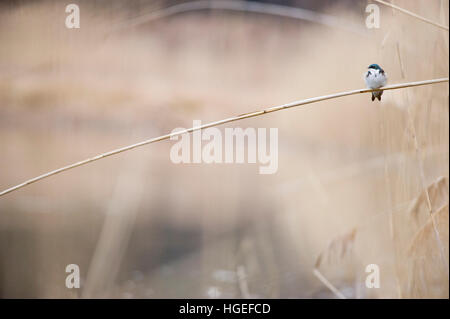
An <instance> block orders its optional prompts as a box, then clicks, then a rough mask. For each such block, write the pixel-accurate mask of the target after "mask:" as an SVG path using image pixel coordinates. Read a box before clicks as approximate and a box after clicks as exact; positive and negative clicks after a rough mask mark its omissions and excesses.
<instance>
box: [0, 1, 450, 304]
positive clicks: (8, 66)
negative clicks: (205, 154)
mask: <svg viewBox="0 0 450 319" xmlns="http://www.w3.org/2000/svg"><path fill="white" fill-rule="evenodd" d="M271 2H273V3H281V4H289V5H295V6H297V7H301V8H306V9H312V10H320V12H325V13H327V14H330V15H333V16H336V17H339V18H340V19H343V20H345V21H348V22H352V23H354V24H356V25H360V26H361V28H364V29H365V26H364V20H365V17H366V14H365V12H364V8H365V5H366V2H365V1H306V0H305V1H294V0H293V1H271ZM79 3H80V9H81V28H80V29H78V30H69V29H66V28H65V27H64V20H65V17H66V14H65V12H64V8H65V7H64V6H65V4H64V3H63V2H60V1H4V2H2V4H1V10H0V25H1V27H0V43H1V47H0V149H1V155H2V156H0V186H1V187H2V189H5V188H7V187H9V186H11V185H14V184H17V183H19V182H21V181H23V180H25V179H27V178H30V177H32V176H36V175H38V174H41V173H43V172H46V171H48V170H51V169H54V168H57V167H60V166H62V165H65V164H67V163H72V162H74V161H76V160H80V159H83V158H86V157H88V156H92V155H95V154H98V153H100V152H104V151H108V150H110V149H113V148H116V147H119V146H122V145H127V144H130V143H134V142H136V141H140V140H143V139H145V138H149V137H154V136H158V135H161V134H165V133H168V132H170V131H171V130H172V129H174V128H175V127H190V126H192V120H194V119H201V120H202V121H203V122H204V123H205V122H207V121H213V120H218V119H221V118H225V117H228V116H230V115H236V114H242V113H245V112H250V111H254V110H257V109H259V108H261V107H265V106H270V105H278V104H282V103H286V102H290V101H293V100H297V99H303V98H308V97H314V96H317V95H323V94H327V93H334V92H339V91H344V90H349V89H356V88H361V87H363V85H364V84H363V79H362V75H363V73H364V72H365V70H366V68H367V66H368V65H369V64H371V63H379V64H380V65H382V66H383V68H384V69H385V70H386V72H387V73H388V76H389V81H390V83H398V82H407V81H416V80H425V79H431V78H438V77H446V76H448V69H449V66H448V32H447V33H446V32H445V31H442V30H439V29H436V28H435V27H433V26H430V25H427V24H423V23H421V22H420V21H416V20H414V19H412V18H411V17H408V16H404V15H402V14H398V13H397V14H396V13H395V12H393V11H392V10H391V9H388V8H382V20H381V28H380V29H376V30H368V31H367V30H365V31H367V35H366V36H361V35H358V34H353V33H348V32H345V31H343V30H336V29H332V28H330V27H327V26H323V25H320V24H314V23H310V22H302V21H298V20H293V19H282V18H279V17H273V16H267V15H258V14H247V13H237V12H225V11H213V10H211V11H206V12H190V13H185V14H180V15H176V16H172V17H168V18H164V19H159V20H157V21H154V22H151V23H150V22H149V23H143V24H141V25H139V26H137V27H133V28H128V29H123V30H121V31H120V32H111V29H112V28H113V27H114V26H115V25H116V23H119V22H123V21H132V20H133V19H134V18H135V17H137V16H139V14H141V13H147V12H151V11H152V10H157V9H160V8H163V7H166V6H168V5H172V4H175V3H179V1H144V0H141V1H137V0H135V1H118V0H115V1H100V0H95V1H80V2H79ZM396 4H397V5H399V6H403V7H405V8H408V9H409V10H412V11H414V12H417V13H418V14H421V15H423V16H425V17H427V18H430V19H435V20H438V21H440V22H441V23H444V24H446V25H448V1H443V2H441V1H438V0H434V1H418V0H417V1H396ZM399 58H400V59H399ZM400 61H401V63H400ZM402 68H403V69H402ZM448 96H449V94H448V85H445V84H439V85H435V86H429V87H417V88H411V89H406V90H398V91H389V92H385V94H384V95H383V101H382V103H378V102H377V103H372V102H371V101H370V95H369V94H368V95H367V96H366V95H357V96H351V97H345V98H342V99H338V100H332V101H325V102H321V103H318V104H315V105H311V106H309V107H305V108H300V109H295V110H288V111H283V112H279V113H275V114H272V115H270V116H267V117H261V118H256V119H249V120H245V121H242V122H239V123H236V124H235V125H236V126H239V127H243V128H246V127H267V128H269V127H277V128H278V129H279V169H278V172H277V174H274V175H270V176H267V175H259V174H258V170H257V166H256V165H247V164H239V165H238V164H235V165H219V164H216V165H206V164H197V165H196V164H190V165H175V164H173V163H171V162H170V160H169V149H170V146H171V145H172V142H171V141H167V142H163V143H160V144H154V145H150V146H148V147H145V148H142V149H137V150H133V151H131V152H128V153H126V154H121V155H118V156H117V157H112V158H108V159H105V160H102V161H99V162H96V163H93V164H91V165H89V166H86V167H81V168H79V169H77V170H74V171H71V172H68V173H67V174H61V175H58V176H56V177H54V178H51V179H48V180H45V181H43V182H42V183H37V184H34V185H31V186H29V187H27V188H25V189H23V190H20V191H17V192H14V193H11V194H8V195H7V196H5V197H2V198H0V297H3V298H16V297H25V298H35V297H44V298H78V297H83V296H84V297H112V298H161V297H175V298H194V297H197V298H208V297H220V298H241V297H248V296H251V297H266V298H280V297H281V298H287V297H289V298H330V297H331V298H334V297H335V295H334V294H333V293H332V292H331V291H329V289H328V288H327V287H325V286H324V285H323V284H322V282H320V281H319V280H318V279H317V278H316V277H315V276H314V275H313V269H315V268H316V269H319V270H320V272H321V273H322V274H323V276H325V277H326V278H327V279H328V280H329V281H330V282H331V283H332V284H333V285H334V286H335V287H336V288H337V289H339V290H340V291H341V292H342V293H343V294H344V295H345V296H346V297H350V298H405V297H415V298H421V297H434V298H448V268H447V273H446V268H445V265H447V267H448V164H449V158H448V145H449V140H448V136H449V123H448V118H449V113H448ZM409 119H412V121H409ZM411 122H412V124H413V127H412V126H411ZM221 129H222V130H223V128H221ZM413 132H414V133H415V134H413ZM415 142H417V145H418V147H419V151H417V149H416V147H415V144H416V143H415ZM428 186H429V187H430V188H429V193H428V195H429V197H430V201H431V204H432V213H433V214H435V215H434V216H435V222H436V223H435V225H432V226H430V215H429V213H430V212H429V211H428V210H429V207H428V203H427V200H426V197H427V196H425V197H424V190H425V189H426V187H428ZM424 198H425V199H424ZM433 226H435V227H437V229H438V230H439V232H440V236H441V238H440V242H441V243H442V244H443V248H444V256H442V254H441V252H440V250H439V246H438V245H437V241H436V236H435V232H434V231H435V227H433ZM319 257H320V260H318V258H319ZM442 257H444V258H442ZM72 263H75V264H78V265H79V266H80V269H81V276H82V287H81V289H80V290H76V291H74V290H69V289H67V288H66V287H65V277H66V275H67V274H66V273H65V267H66V265H67V264H72ZM368 264H378V265H379V266H380V270H381V288H380V289H376V290H375V289H366V288H365V285H364V280H365V276H366V275H367V274H366V273H365V267H366V265H368Z"/></svg>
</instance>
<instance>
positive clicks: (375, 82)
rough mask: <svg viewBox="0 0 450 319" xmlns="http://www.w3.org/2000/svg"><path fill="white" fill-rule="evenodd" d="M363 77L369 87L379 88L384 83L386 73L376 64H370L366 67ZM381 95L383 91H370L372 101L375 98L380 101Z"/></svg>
mask: <svg viewBox="0 0 450 319" xmlns="http://www.w3.org/2000/svg"><path fill="white" fill-rule="evenodd" d="M364 79H365V81H366V86H367V87H368V88H369V89H379V88H381V87H383V86H385V85H386V82H387V74H386V72H384V70H383V69H382V68H381V67H380V66H379V65H378V64H371V65H369V67H368V70H367V73H365V74H364ZM381 95H383V91H374V92H372V101H374V100H375V98H377V99H378V101H381Z"/></svg>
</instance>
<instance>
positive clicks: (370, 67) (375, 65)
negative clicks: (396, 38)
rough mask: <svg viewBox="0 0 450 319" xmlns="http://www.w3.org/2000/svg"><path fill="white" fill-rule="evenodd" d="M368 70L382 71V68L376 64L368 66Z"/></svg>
mask: <svg viewBox="0 0 450 319" xmlns="http://www.w3.org/2000/svg"><path fill="white" fill-rule="evenodd" d="M369 69H375V70H382V68H381V67H380V66H379V65H378V64H371V65H369Z"/></svg>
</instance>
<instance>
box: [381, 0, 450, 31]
mask: <svg viewBox="0 0 450 319" xmlns="http://www.w3.org/2000/svg"><path fill="white" fill-rule="evenodd" d="M374 1H375V2H378V3H381V4H384V5H385V6H388V7H391V8H393V9H396V10H398V11H400V12H403V13H404V14H407V15H409V16H411V17H414V18H416V19H419V20H421V21H423V22H426V23H429V24H432V25H434V26H436V27H438V28H441V29H444V30H447V31H448V26H445V25H442V24H439V23H437V22H434V21H431V20H428V19H426V18H424V17H421V16H419V15H418V14H415V13H413V12H411V11H408V10H405V9H403V8H400V7H398V6H396V5H395V4H391V3H389V2H385V1H382V0H374Z"/></svg>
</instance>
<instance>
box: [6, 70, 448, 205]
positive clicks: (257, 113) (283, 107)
mask: <svg viewBox="0 0 450 319" xmlns="http://www.w3.org/2000/svg"><path fill="white" fill-rule="evenodd" d="M448 80H449V79H448V78H440V79H433V80H426V81H418V82H409V83H400V84H394V85H388V86H385V87H383V88H382V89H359V90H352V91H346V92H340V93H335V94H330V95H323V96H318V97H313V98H309V99H305V100H299V101H294V102H291V103H287V104H283V105H278V106H273V107H270V108H267V109H264V110H261V111H255V112H250V113H245V114H241V115H238V116H234V117H230V118H227V119H223V120H220V121H216V122H211V123H207V124H203V125H200V126H196V127H191V128H189V129H186V130H181V131H178V132H174V133H170V134H166V135H161V136H158V137H154V138H151V139H148V140H145V141H142V142H139V143H136V144H132V145H128V146H124V147H121V148H118V149H115V150H112V151H109V152H106V153H103V154H99V155H97V156H94V157H91V158H87V159H85V160H82V161H79V162H76V163H73V164H70V165H67V166H64V167H61V168H58V169H56V170H53V171H50V172H48V173H45V174H42V175H39V176H37V177H34V178H32V179H29V180H27V181H25V182H23V183H21V184H18V185H16V186H13V187H10V188H8V189H5V190H4V191H2V192H0V197H1V196H4V195H6V194H8V193H11V192H13V191H16V190H18V189H20V188H22V187H25V186H27V185H30V184H33V183H36V182H38V181H40V180H43V179H45V178H48V177H50V176H53V175H56V174H59V173H62V172H64V171H68V170H70V169H73V168H75V167H79V166H82V165H85V164H88V163H92V162H95V161H98V160H100V159H102V158H105V157H109V156H112V155H116V154H119V153H122V152H126V151H129V150H132V149H134V148H137V147H140V146H144V145H147V144H152V143H156V142H159V141H163V140H168V139H170V138H171V137H173V136H179V135H182V134H186V133H192V132H194V131H198V130H202V129H205V128H208V127H213V126H218V125H222V124H225V123H230V122H235V121H240V120H243V119H247V118H251V117H256V116H261V115H264V114H267V113H272V112H277V111H281V110H286V109H289V108H292V107H297V106H302V105H306V104H311V103H316V102H320V101H325V100H331V99H336V98H339V97H343V96H348V95H355V94H362V93H369V92H374V91H388V90H396V89H402V88H408V87H414V86H422V85H430V84H436V83H443V82H448Z"/></svg>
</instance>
